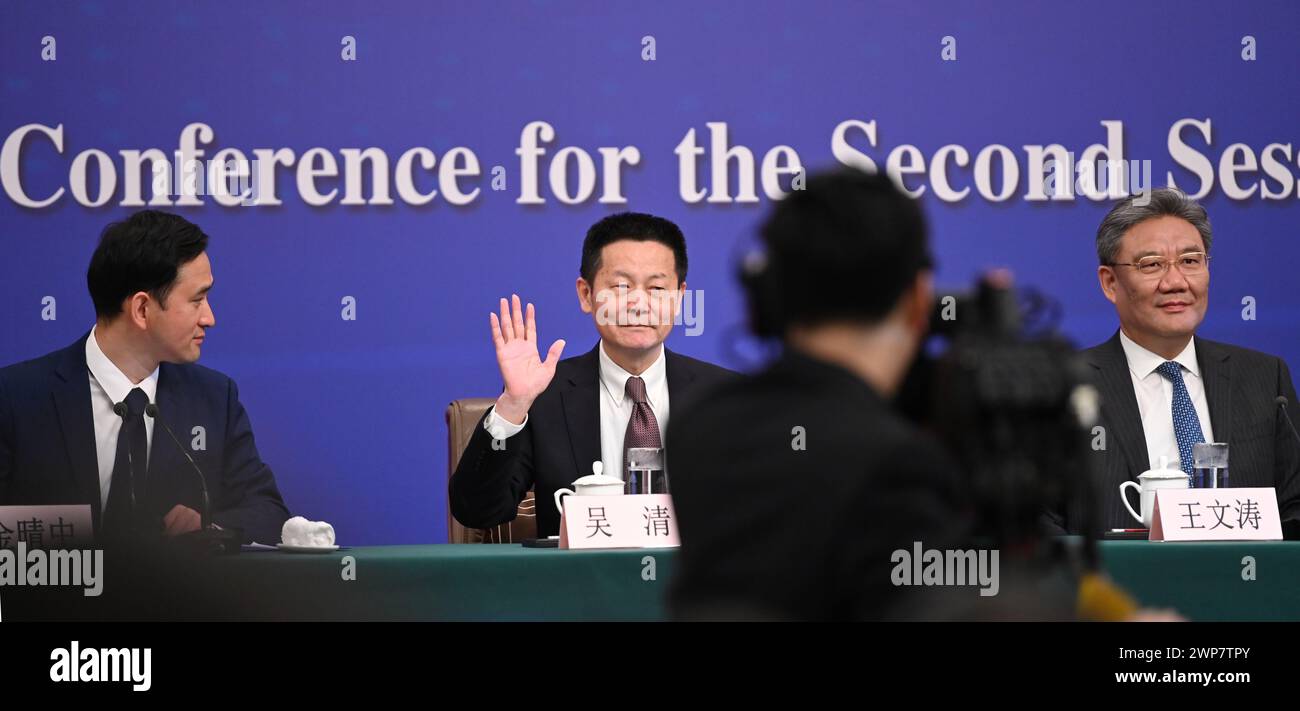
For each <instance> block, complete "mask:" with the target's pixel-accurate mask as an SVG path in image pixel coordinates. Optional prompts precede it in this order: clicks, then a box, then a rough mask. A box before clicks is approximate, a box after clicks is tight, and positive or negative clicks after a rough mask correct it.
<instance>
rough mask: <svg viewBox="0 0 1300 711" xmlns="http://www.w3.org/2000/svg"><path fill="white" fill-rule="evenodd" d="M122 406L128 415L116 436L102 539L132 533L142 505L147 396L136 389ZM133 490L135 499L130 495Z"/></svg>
mask: <svg viewBox="0 0 1300 711" xmlns="http://www.w3.org/2000/svg"><path fill="white" fill-rule="evenodd" d="M124 402H125V403H126V408H127V412H126V416H125V417H123V418H122V429H121V431H119V432H118V435H117V455H116V457H114V459H113V478H112V479H110V480H109V483H108V505H107V506H106V507H105V508H104V516H103V521H102V522H101V525H102V526H103V530H104V533H105V535H107V536H109V537H121V536H125V535H128V534H130V533H133V532H134V530H135V528H136V527H137V526H138V525H139V519H140V517H141V513H142V509H143V508H144V503H145V481H146V476H147V474H146V466H147V463H148V461H149V440H148V438H147V436H146V433H145V429H144V408H145V405H148V404H149V396H148V395H146V394H145V393H144V391H143V390H141V389H140V388H135V389H134V390H132V391H131V392H130V393H129V394H128V395H127V396H126V400H125V401H124ZM133 490H134V494H135V496H132V495H131V494H132V491H133Z"/></svg>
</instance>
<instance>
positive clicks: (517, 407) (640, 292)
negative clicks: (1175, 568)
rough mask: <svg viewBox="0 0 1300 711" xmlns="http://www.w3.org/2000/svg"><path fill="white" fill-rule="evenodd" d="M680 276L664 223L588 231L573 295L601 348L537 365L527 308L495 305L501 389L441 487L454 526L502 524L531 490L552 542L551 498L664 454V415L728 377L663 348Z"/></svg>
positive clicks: (645, 218)
mask: <svg viewBox="0 0 1300 711" xmlns="http://www.w3.org/2000/svg"><path fill="white" fill-rule="evenodd" d="M686 265H687V264H686V240H685V238H684V237H683V236H682V232H681V230H680V229H678V227H677V225H674V224H673V223H672V222H670V221H668V220H665V219H663V218H661V217H654V216H652V215H645V214H640V213H620V214H617V215H611V216H609V217H606V218H605V219H603V220H601V221H600V222H597V223H596V224H595V225H593V226H592V227H591V229H590V230H589V231H588V232H587V237H586V239H585V240H584V242H583V246H582V264H581V268H580V276H579V277H578V280H577V283H576V288H577V294H578V303H579V305H580V306H581V307H582V310H583V312H584V313H588V314H591V315H592V319H593V321H594V322H595V325H596V331H597V332H598V333H599V334H600V341H599V342H598V343H597V344H596V347H595V348H593V349H591V350H590V351H588V352H587V353H586V354H584V355H581V356H578V357H576V358H569V359H566V360H560V354H561V352H563V350H564V341H562V340H560V341H556V342H555V343H554V344H552V345H551V347H550V350H549V351H548V352H547V357H546V359H545V360H542V358H541V357H540V355H539V350H538V347H537V325H536V319H535V313H534V309H533V305H532V304H528V305H527V309H526V310H525V309H523V308H521V304H520V300H519V297H518V296H517V295H515V296H512V297H511V300H510V302H507V301H506V300H505V299H501V304H500V310H501V313H500V317H499V318H498V316H497V314H491V315H490V316H489V321H490V323H491V328H492V340H493V343H494V345H495V347H496V356H497V365H498V366H499V367H500V369H501V379H502V380H503V381H504V383H505V388H504V390H503V392H502V393H501V396H500V397H499V398H497V401H496V404H495V405H494V406H493V407H492V409H490V410H489V411H488V412H487V414H486V415H485V416H484V417H483V420H482V422H481V423H480V425H479V426H478V427H476V428H475V430H474V434H473V436H471V438H470V441H469V444H468V445H467V447H466V449H465V453H464V454H463V455H462V456H461V459H460V464H459V465H458V466H457V467H456V471H455V472H454V473H453V474H452V477H451V481H450V482H449V484H448V495H449V498H450V501H451V512H452V515H454V516H455V517H456V520H458V521H460V522H461V523H462V524H464V525H466V526H471V527H475V528H488V527H491V526H496V525H498V524H501V523H505V522H507V521H510V520H512V519H514V517H515V514H516V511H517V507H518V505H519V502H520V501H522V500H523V498H524V496H525V495H527V493H528V490H529V489H534V491H535V495H536V497H537V502H538V504H537V532H538V535H539V536H551V535H556V534H557V533H558V532H559V526H560V515H559V512H558V511H556V509H555V507H554V505H553V504H552V503H551V501H552V498H553V496H554V493H555V490H556V489H558V488H561V487H567V486H569V485H570V484H571V483H572V482H573V481H574V480H575V479H578V478H580V477H583V476H586V475H588V474H591V473H592V464H593V463H594V462H600V463H601V469H602V473H604V474H606V475H609V476H613V477H617V478H623V475H624V471H625V470H624V463H625V456H624V454H625V451H626V450H627V448H629V447H634V446H635V447H663V433H664V428H665V427H666V426H667V423H668V416H669V407H670V405H671V408H672V412H673V413H680V412H682V411H683V408H684V406H685V405H686V404H687V403H689V401H690V399H691V398H692V396H693V395H694V394H695V393H697V392H698V391H700V390H702V389H704V388H706V387H708V386H710V385H713V384H716V383H718V382H720V381H723V380H725V379H727V378H728V377H729V376H731V375H732V373H730V371H727V370H725V369H723V368H719V367H717V366H715V365H710V364H708V363H705V362H703V361H699V360H695V359H693V358H688V357H686V356H683V355H679V354H677V353H673V352H672V351H669V350H668V349H667V348H665V347H664V340H665V339H667V337H668V334H669V333H670V332H671V331H672V327H673V323H674V320H675V319H676V317H677V314H678V313H679V312H680V309H681V301H682V298H683V294H684V293H687V292H686ZM669 456H670V455H669V454H668V453H667V451H666V450H665V457H669ZM668 466H669V469H670V471H671V467H672V465H671V463H669V465H668ZM673 482H674V484H673V485H674V486H675V485H676V479H675V478H674V479H673Z"/></svg>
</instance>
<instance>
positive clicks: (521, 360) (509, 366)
mask: <svg viewBox="0 0 1300 711" xmlns="http://www.w3.org/2000/svg"><path fill="white" fill-rule="evenodd" d="M488 320H490V321H491V322H492V343H493V344H494V345H495V346H496V351H497V366H498V367H500V368H501V380H502V381H504V383H505V392H504V393H502V395H501V399H500V400H498V414H501V415H502V416H504V417H506V419H508V420H511V421H515V420H516V417H515V416H516V415H517V416H519V418H520V419H521V418H522V415H523V414H525V413H527V411H528V408H529V407H530V406H531V405H532V403H533V400H535V399H537V396H538V395H541V394H542V391H544V390H546V386H548V385H550V384H551V379H552V378H554V377H555V364H556V363H558V362H559V361H560V354H561V353H563V352H564V341H563V340H558V341H556V342H555V343H552V344H551V347H550V349H549V350H548V351H547V352H546V360H542V358H541V356H540V355H539V353H538V350H537V322H536V316H535V314H534V311H533V305H532V304H528V310H527V314H525V312H524V310H523V309H522V308H521V307H520V303H519V295H518V294H515V295H513V296H511V297H510V303H509V304H507V303H506V300H505V299H502V300H501V316H500V318H498V317H497V315H496V314H490V315H489V316H488ZM502 410H507V411H502Z"/></svg>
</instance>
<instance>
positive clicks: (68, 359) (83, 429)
mask: <svg viewBox="0 0 1300 711" xmlns="http://www.w3.org/2000/svg"><path fill="white" fill-rule="evenodd" d="M87 336H89V334H87ZM64 353H65V357H64V358H63V362H62V363H60V364H59V365H58V366H57V368H56V369H55V371H54V374H53V377H52V380H53V383H52V386H53V387H52V388H51V390H52V395H53V397H54V409H55V410H56V411H57V412H58V415H59V427H60V429H61V430H62V432H63V446H64V449H65V450H66V451H67V453H68V459H69V464H70V465H71V467H72V469H71V471H72V478H73V481H74V482H75V486H76V491H77V494H78V496H79V497H80V500H81V501H83V502H86V503H89V504H91V510H92V511H93V512H94V513H95V518H98V516H99V513H100V510H99V509H100V500H101V499H100V491H99V457H98V454H97V452H96V449H95V415H94V413H93V411H92V410H91V407H90V374H89V373H90V371H89V370H88V369H87V367H86V339H85V338H82V339H81V340H79V341H77V342H76V343H75V344H73V345H72V346H70V347H68V348H67V349H66V350H65V351H64Z"/></svg>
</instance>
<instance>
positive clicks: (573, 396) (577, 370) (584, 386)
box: [560, 344, 600, 476]
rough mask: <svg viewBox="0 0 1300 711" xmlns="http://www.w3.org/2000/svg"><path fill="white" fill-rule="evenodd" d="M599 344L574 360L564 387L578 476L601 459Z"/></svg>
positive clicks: (565, 409)
mask: <svg viewBox="0 0 1300 711" xmlns="http://www.w3.org/2000/svg"><path fill="white" fill-rule="evenodd" d="M596 348H600V344H597V345H596ZM596 348H593V349H591V351H590V352H588V353H587V354H586V355H583V356H581V357H579V358H577V359H576V360H575V361H574V362H573V364H572V366H573V367H572V368H570V369H569V374H568V377H567V379H566V384H565V388H564V389H563V390H561V391H560V401H561V403H562V405H563V407H564V424H565V426H566V428H567V429H568V431H569V445H570V447H571V448H572V450H573V463H574V470H575V471H577V472H578V476H583V475H586V474H590V473H591V463H592V462H595V461H598V460H599V459H600V391H599V390H598V388H599V387H600V356H599V355H598V354H597V352H596Z"/></svg>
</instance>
